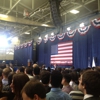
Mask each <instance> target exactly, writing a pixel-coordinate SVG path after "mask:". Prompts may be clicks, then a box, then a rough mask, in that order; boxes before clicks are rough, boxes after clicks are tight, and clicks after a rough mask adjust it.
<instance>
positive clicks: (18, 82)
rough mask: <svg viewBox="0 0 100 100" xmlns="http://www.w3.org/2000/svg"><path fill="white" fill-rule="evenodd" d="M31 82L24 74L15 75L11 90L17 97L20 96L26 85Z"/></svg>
mask: <svg viewBox="0 0 100 100" xmlns="http://www.w3.org/2000/svg"><path fill="white" fill-rule="evenodd" d="M28 81H29V78H28V76H27V75H26V74H24V73H17V74H14V75H13V78H12V83H11V85H10V87H11V90H12V92H13V93H15V95H20V92H21V90H22V88H23V87H24V85H25V84H26V83H27V82H28Z"/></svg>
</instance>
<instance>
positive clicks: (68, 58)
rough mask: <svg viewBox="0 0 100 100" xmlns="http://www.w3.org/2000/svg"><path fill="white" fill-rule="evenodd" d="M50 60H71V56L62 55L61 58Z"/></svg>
mask: <svg viewBox="0 0 100 100" xmlns="http://www.w3.org/2000/svg"><path fill="white" fill-rule="evenodd" d="M51 60H72V57H66V58H65V57H63V58H51Z"/></svg>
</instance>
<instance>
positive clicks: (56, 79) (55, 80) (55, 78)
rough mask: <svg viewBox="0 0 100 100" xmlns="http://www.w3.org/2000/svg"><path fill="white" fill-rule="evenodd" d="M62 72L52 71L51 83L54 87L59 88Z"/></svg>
mask: <svg viewBox="0 0 100 100" xmlns="http://www.w3.org/2000/svg"><path fill="white" fill-rule="evenodd" d="M61 81H62V74H61V73H60V72H59V71H57V70H55V71H53V72H52V73H51V85H52V87H55V88H58V87H60V85H61Z"/></svg>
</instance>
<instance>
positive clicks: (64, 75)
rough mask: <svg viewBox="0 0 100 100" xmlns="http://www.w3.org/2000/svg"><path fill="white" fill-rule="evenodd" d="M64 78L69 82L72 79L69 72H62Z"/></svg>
mask: <svg viewBox="0 0 100 100" xmlns="http://www.w3.org/2000/svg"><path fill="white" fill-rule="evenodd" d="M62 75H63V78H64V79H65V80H66V82H67V83H69V82H70V81H71V76H70V74H68V73H62Z"/></svg>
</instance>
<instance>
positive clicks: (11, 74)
mask: <svg viewBox="0 0 100 100" xmlns="http://www.w3.org/2000/svg"><path fill="white" fill-rule="evenodd" d="M14 74H15V73H14V72H10V73H9V75H8V85H10V84H11V83H12V78H13V75H14Z"/></svg>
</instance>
